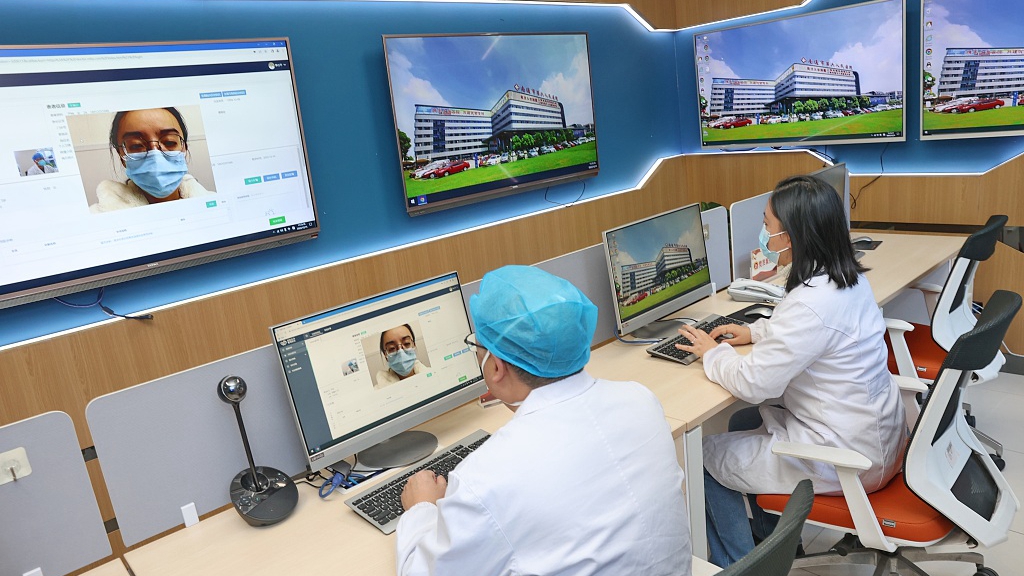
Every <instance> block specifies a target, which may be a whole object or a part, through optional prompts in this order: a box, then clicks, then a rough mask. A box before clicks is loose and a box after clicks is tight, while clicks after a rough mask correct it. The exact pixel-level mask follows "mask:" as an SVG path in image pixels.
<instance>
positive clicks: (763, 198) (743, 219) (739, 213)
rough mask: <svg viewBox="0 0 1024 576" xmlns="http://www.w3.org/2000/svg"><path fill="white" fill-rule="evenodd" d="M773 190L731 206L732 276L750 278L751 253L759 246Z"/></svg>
mask: <svg viewBox="0 0 1024 576" xmlns="http://www.w3.org/2000/svg"><path fill="white" fill-rule="evenodd" d="M771 194H772V193H771V191H768V192H765V193H763V194H758V195H757V196H754V197H752V198H747V199H746V200H740V201H739V202H733V203H732V206H730V207H729V224H730V226H731V228H730V230H729V247H730V248H731V249H732V277H733V278H750V253H751V252H753V251H754V249H755V248H757V237H758V235H759V234H761V224H762V223H763V221H764V208H765V206H767V205H768V197H769V196H771Z"/></svg>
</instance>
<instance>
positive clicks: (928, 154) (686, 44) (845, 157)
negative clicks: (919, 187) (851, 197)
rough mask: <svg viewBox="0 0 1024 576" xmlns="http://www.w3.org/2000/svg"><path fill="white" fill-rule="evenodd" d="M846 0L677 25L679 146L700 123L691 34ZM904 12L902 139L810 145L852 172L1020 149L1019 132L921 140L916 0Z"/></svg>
mask: <svg viewBox="0 0 1024 576" xmlns="http://www.w3.org/2000/svg"><path fill="white" fill-rule="evenodd" d="M861 3H862V2H856V1H851V0H812V1H811V2H808V3H807V5H805V6H800V7H797V8H792V9H786V10H780V11H776V12H772V13H768V14H761V15H757V16H751V17H747V18H738V19H735V20H731V21H729V23H728V24H718V25H711V26H696V27H693V28H687V29H685V30H682V31H680V32H679V33H678V34H677V36H676V50H677V52H678V53H679V54H680V55H686V57H685V58H682V57H680V58H679V94H680V98H679V109H680V117H681V119H682V120H681V122H682V126H683V135H682V139H683V150H682V151H683V152H684V153H699V152H702V150H701V148H700V126H699V124H698V121H697V112H696V102H695V101H694V96H693V95H695V94H696V93H697V80H696V77H695V71H694V58H695V54H694V51H693V34H695V33H700V32H705V31H711V30H714V29H720V28H723V27H733V26H738V25H741V24H753V23H756V22H764V21H767V20H775V19H778V18H781V17H786V16H792V15H797V14H806V13H809V12H817V11H820V10H826V9H829V8H838V7H841V6H852V5H855V4H861ZM904 3H905V8H906V16H905V19H904V25H905V27H906V29H905V30H904V35H905V36H904V37H905V39H906V43H907V44H906V66H907V87H906V91H905V92H904V108H905V111H906V124H905V126H904V132H905V133H906V135H907V141H906V142H892V143H889V144H845V145H831V146H820V147H815V149H817V150H819V151H820V152H822V153H824V154H826V155H828V156H830V157H832V158H835V160H836V162H846V165H847V167H848V168H849V170H850V173H851V174H879V173H886V174H908V173H911V174H913V173H934V174H942V173H982V172H986V171H988V170H990V169H992V168H994V167H995V166H998V165H999V164H1002V163H1003V162H1006V161H1007V160H1010V159H1012V158H1014V157H1016V156H1018V155H1020V154H1021V153H1024V137H1018V136H1012V137H1002V138H970V139H962V140H928V141H921V139H920V134H921V96H920V95H921V71H920V66H921V2H920V0H904Z"/></svg>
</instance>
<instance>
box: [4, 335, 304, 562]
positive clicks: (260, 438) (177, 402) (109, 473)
mask: <svg viewBox="0 0 1024 576" xmlns="http://www.w3.org/2000/svg"><path fill="white" fill-rule="evenodd" d="M228 375H235V376H240V377H241V378H242V379H243V380H245V382H246V384H247V385H248V393H247V394H246V397H245V399H244V400H242V403H241V409H242V418H243V420H244V421H245V430H246V432H247V433H248V435H249V443H250V444H251V446H252V453H253V460H255V462H256V465H257V466H273V467H274V468H277V469H279V470H282V471H284V472H285V473H286V474H289V475H295V474H299V473H300V472H302V471H303V470H304V469H305V467H306V458H305V455H304V453H303V448H302V441H301V440H300V438H299V433H298V430H297V429H296V427H295V420H294V417H293V416H292V412H291V408H290V404H289V400H288V392H287V389H286V388H285V383H284V375H283V374H281V367H280V364H279V361H278V359H277V354H276V351H275V350H274V348H273V347H272V346H264V347H262V348H257V349H255V350H250V351H248V352H244V353H242V354H238V355H236V356H231V357H229V358H225V359H223V360H218V361H216V362H211V363H209V364H205V365H203V366H199V367H196V368H193V369H191V370H185V371H183V372H179V373H177V374H172V375H170V376H166V377H164V378H159V379H157V380H153V381H151V382H147V383H145V384H140V385H138V386H134V387H132V388H127V389H125V390H120V391H117V392H114V393H112V394H107V395H106V396H101V397H99V398H96V399H94V400H93V401H92V402H90V403H89V406H88V407H86V411H85V415H86V419H87V420H88V422H89V430H90V431H91V432H92V437H93V441H94V442H95V445H96V453H97V456H98V457H99V461H100V467H101V468H102V469H103V477H104V479H105V480H106V483H107V490H108V492H109V494H110V500H111V502H112V503H113V506H114V513H115V515H116V517H117V524H118V526H119V527H120V530H121V537H122V539H123V540H124V543H125V545H126V546H131V545H133V544H136V543H137V542H140V541H142V540H145V539H146V538H149V537H151V536H155V535H156V534H160V533H161V532H164V531H167V530H169V529H171V528H174V527H175V526H178V525H181V524H183V523H184V521H183V518H182V512H181V507H182V506H186V505H188V504H190V503H194V504H195V507H196V511H197V512H198V513H199V514H200V515H202V514H206V513H207V512H211V511H213V510H216V509H218V508H220V507H222V506H225V505H227V504H229V503H230V499H229V498H228V486H229V484H230V483H231V479H232V478H234V477H235V474H237V473H238V472H239V471H241V470H243V469H246V468H247V467H248V462H247V461H246V458H245V449H244V448H243V447H242V439H241V436H240V435H239V433H238V424H237V423H236V421H235V415H234V410H233V409H232V408H231V406H230V405H229V404H226V403H225V402H223V401H221V400H220V398H219V397H218V396H217V384H218V383H219V382H220V380H221V379H222V378H223V377H225V376H228ZM3 488H4V487H3V486H0V490H2V489H3ZM238 521H239V522H243V520H242V519H241V518H239V519H238Z"/></svg>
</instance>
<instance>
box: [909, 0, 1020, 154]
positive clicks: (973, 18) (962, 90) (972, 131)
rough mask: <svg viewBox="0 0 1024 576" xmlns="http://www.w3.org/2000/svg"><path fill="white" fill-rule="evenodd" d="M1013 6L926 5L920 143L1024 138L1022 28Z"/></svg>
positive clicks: (1008, 1)
mask: <svg viewBox="0 0 1024 576" xmlns="http://www.w3.org/2000/svg"><path fill="white" fill-rule="evenodd" d="M1019 10H1020V4H1019V3H1018V2H1014V1H1012V0H986V1H985V2H972V1H970V0H923V2H922V7H921V68H922V83H921V89H922V100H921V137H922V138H924V139H942V138H976V137H986V136H1007V135H1019V134H1021V133H1024V107H1022V104H1024V73H1022V72H1020V70H1022V69H1024V68H1022V67H1024V24H1022V23H1021V20H1020V19H1019V18H1017V17H1016V14H1017V13H1019Z"/></svg>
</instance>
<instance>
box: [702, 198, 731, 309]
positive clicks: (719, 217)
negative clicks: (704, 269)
mask: <svg viewBox="0 0 1024 576" xmlns="http://www.w3.org/2000/svg"><path fill="white" fill-rule="evenodd" d="M700 217H701V219H702V220H703V221H704V245H705V247H707V249H708V268H709V269H710V270H711V282H712V283H713V284H714V285H715V290H716V291H717V290H724V289H725V288H726V287H728V286H729V283H730V282H732V265H731V262H730V260H729V211H728V210H726V209H725V206H718V207H717V208H712V209H711V210H704V211H702V212H701V213H700Z"/></svg>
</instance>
